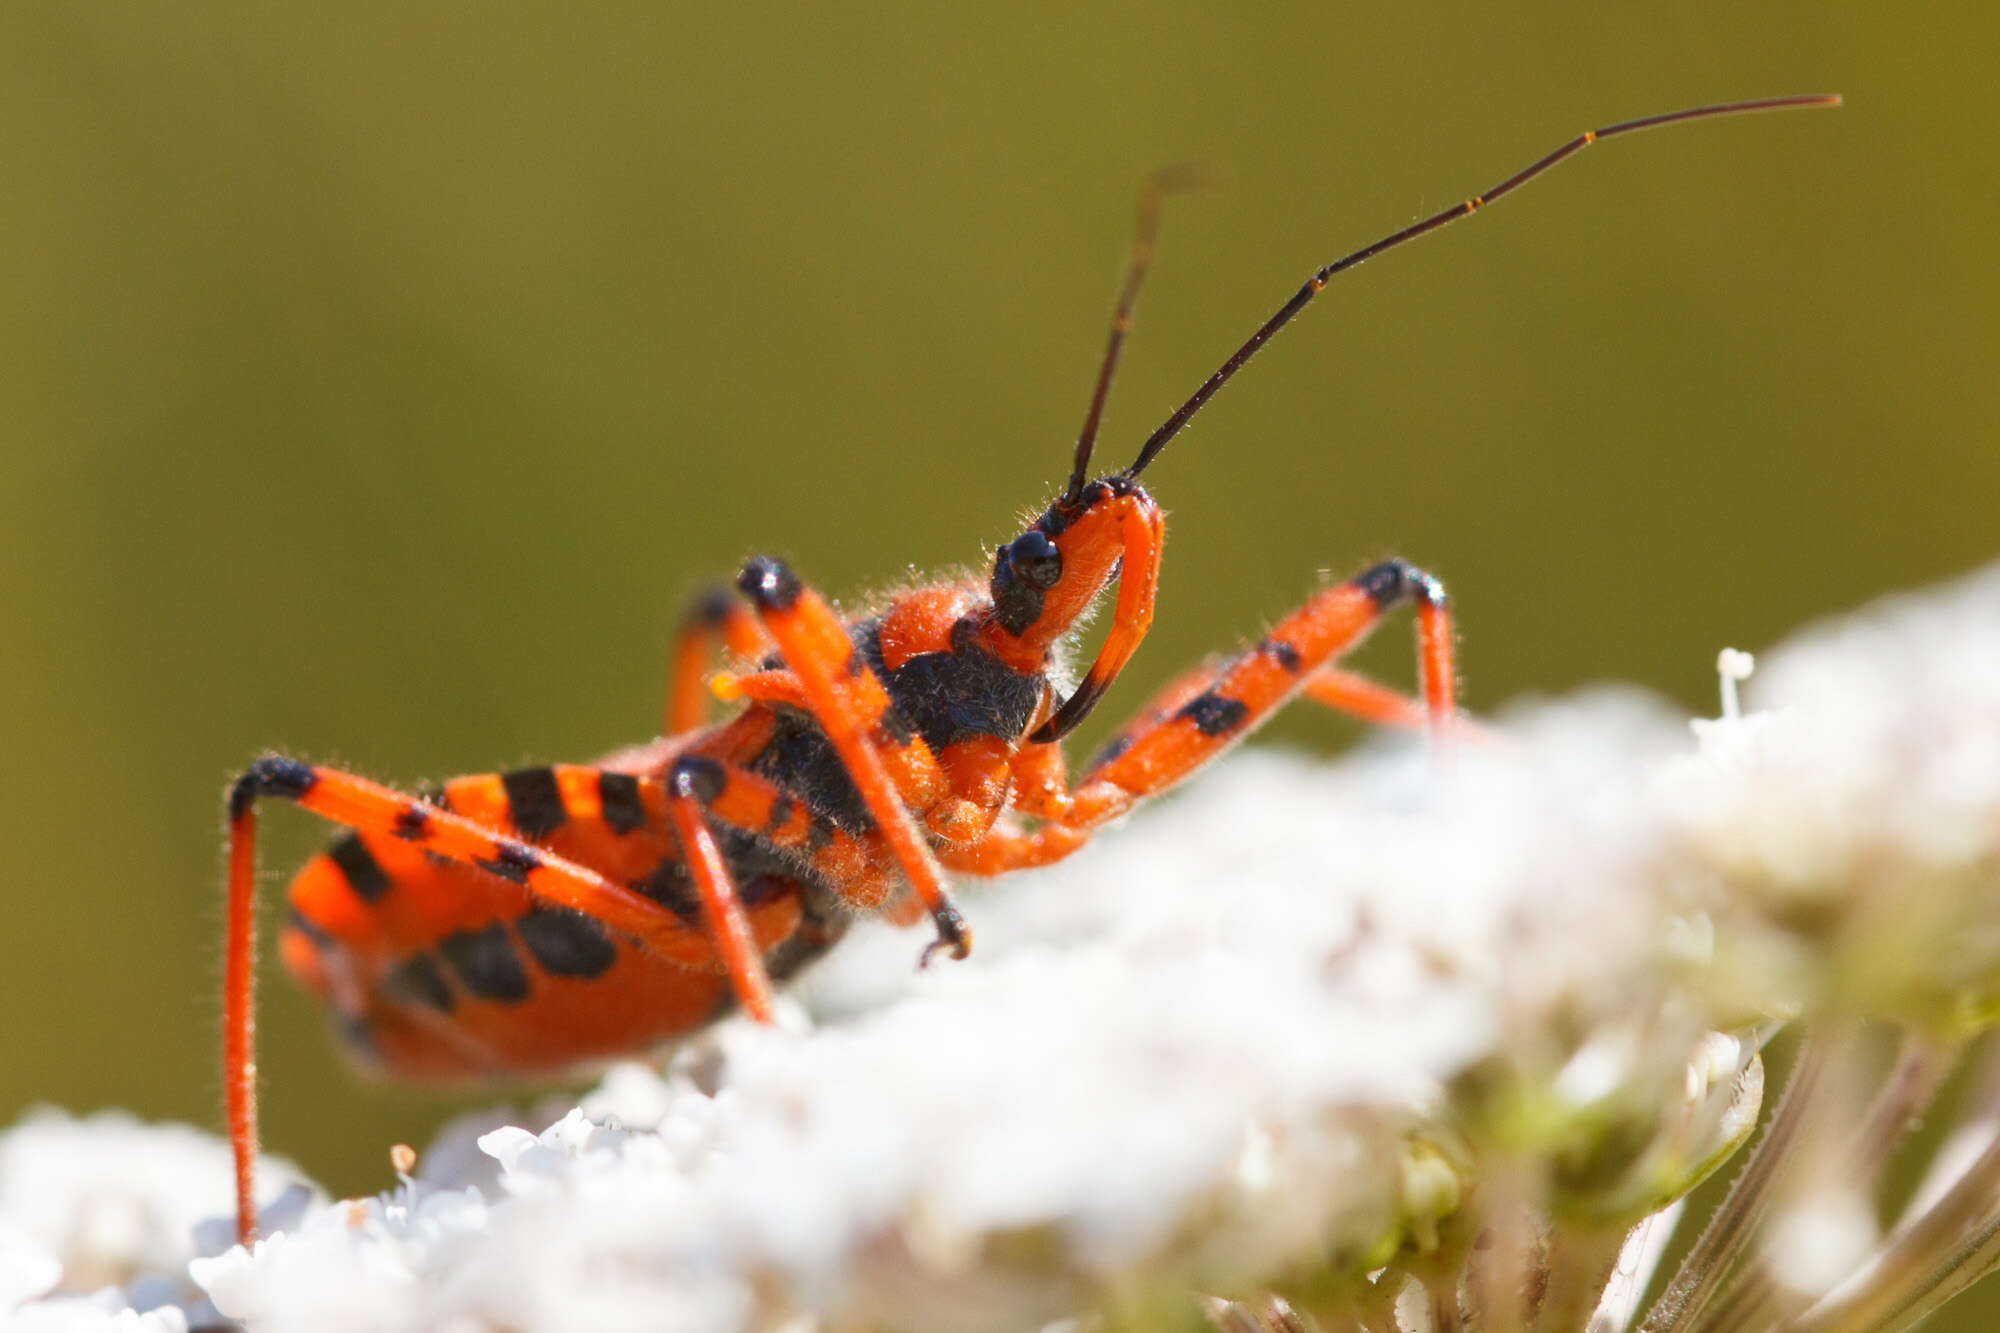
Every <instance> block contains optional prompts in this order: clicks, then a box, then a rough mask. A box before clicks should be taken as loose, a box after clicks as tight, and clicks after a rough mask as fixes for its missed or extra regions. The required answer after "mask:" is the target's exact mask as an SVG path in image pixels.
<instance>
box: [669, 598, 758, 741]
mask: <svg viewBox="0 0 2000 1333" xmlns="http://www.w3.org/2000/svg"><path fill="white" fill-rule="evenodd" d="M775 647H776V645H775V644H773V643H772V642H771V636H770V635H768V634H766V633H764V628H763V626H761V625H759V624H758V623H757V618H756V617H755V616H753V615H751V614H750V612H749V610H748V608H746V607H745V606H744V605H743V603H741V602H739V601H737V600H736V598H734V597H732V596H731V595H730V593H729V590H728V589H727V588H724V587H721V586H719V585H717V586H713V587H708V588H703V589H702V590H701V591H700V592H698V593H696V594H695V596H694V599H693V600H692V601H690V602H689V603H688V607H687V610H686V611H684V612H683V613H682V614H681V623H680V628H679V629H678V630H676V631H675V634H674V654H673V666H672V668H671V669H670V673H669V675H668V678H667V699H666V708H665V710H664V713H663V716H662V723H663V725H664V728H665V729H664V730H663V731H662V732H661V733H660V734H661V735H662V736H678V735H680V734H681V733H683V732H688V731H693V730H694V729H695V728H696V727H699V726H700V725H701V724H702V723H704V722H706V721H707V720H708V710H709V705H710V704H711V702H712V699H711V696H710V694H709V692H708V687H707V681H706V677H707V675H708V673H709V672H710V671H711V670H713V669H714V664H715V657H716V649H717V648H721V649H722V650H724V651H725V652H726V653H727V654H728V655H729V656H730V657H735V658H743V659H748V660H751V661H755V660H757V659H758V658H761V657H763V656H765V655H766V654H768V653H770V652H771V651H772V650H773V649H774V648H775Z"/></svg>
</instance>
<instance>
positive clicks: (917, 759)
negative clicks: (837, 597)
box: [736, 556, 972, 959]
mask: <svg viewBox="0 0 2000 1333" xmlns="http://www.w3.org/2000/svg"><path fill="white" fill-rule="evenodd" d="M736 586H737V587H738V588H739V589H740V590H741V591H742V593H743V595H744V596H745V597H747V598H749V600H750V605H751V606H752V608H754V610H755V611H756V614H757V619H758V620H759V621H760V622H761V623H762V624H763V626H764V629H765V631H766V632H767V633H769V634H770V636H771V637H772V638H773V639H775V640H776V641H777V643H778V651H779V652H780V653H781V654H782V655H783V657H784V660H785V665H786V666H787V667H789V668H790V669H791V671H792V673H793V674H794V675H795V676H796V677H797V679H798V684H799V688H800V691H801V693H802V696H803V699H804V703H805V707H806V710H807V711H808V712H810V713H811V714H812V716H813V720H814V721H816V722H817V723H819V725H820V729H821V730H823V731H824V732H825V733H826V735H827V739H828V740H829V741H831V742H832V743H833V748H834V751H835V752H836V753H837V754H838V755H839V756H840V762H841V764H842V766H843V767H844V768H845V769H846V770H847V775H848V777H849V778H850V779H851V780H852V781H853V783H854V786H855V790H856V791H858V792H859V793H860V795H861V800H862V803H863V804H864V805H865V806H866V807H867V809H868V814H869V816H870V818H872V819H873V820H874V821H875V826H876V829H877V831H878V832H879V834H880V836H881V838H882V841H883V843H884V844H885V845H886V846H887V847H888V849H889V852H890V854H891V856H893V857H894V858H895V861H896V864H897V865H898V866H899V867H900V868H901V869H902V872H903V874H904V876H905V877H906V878H907V879H908V880H909V883H910V888H911V891H912V892H914V893H915V894H916V897H917V900H918V901H919V902H921V903H922V904H923V905H924V908H925V909H926V910H927V911H929V912H930V914H931V921H932V923H933V924H935V926H936V927H937V933H938V937H937V939H936V940H935V941H934V942H933V943H932V944H931V945H930V946H928V947H927V948H926V949H925V950H924V957H925V958H926V959H928V958H929V957H930V955H931V954H932V953H933V952H934V951H936V950H938V949H949V950H950V951H951V954H952V956H953V957H954V958H963V957H965V956H966V954H967V953H969V952H970V951H971V948H972V936H971V932H970V931H969V930H968V929H967V928H966V925H965V918H964V917H963V916H961V915H960V914H959V911H958V908H957V907H956V906H955V905H954V904H953V903H952V901H951V895H950V893H949V892H948V891H947V889H946V888H945V882H944V871H943V870H942V868H940V866H939V865H938V859H937V857H936V856H935V855H933V854H932V852H931V849H930V844H929V842H928V841H927V840H926V839H925V837H924V835H923V833H922V832H921V831H920V830H919V829H918V827H917V825H916V822H915V820H914V819H913V818H912V817H911V810H912V809H913V808H914V809H918V810H925V811H928V810H929V809H931V808H932V807H933V806H935V805H937V804H938V803H939V802H941V801H944V800H947V799H949V797H950V782H949V779H948V778H947V777H946V775H945V772H944V770H943V768H942V767H941V766H940V765H939V764H938V761H937V756H935V755H934V754H932V753H931V749H930V747H929V746H928V745H926V744H925V743H924V739H923V737H921V736H919V735H917V733H916V731H915V729H914V728H912V727H911V726H910V724H909V722H908V721H907V720H906V719H904V718H903V717H902V716H901V715H899V714H898V713H897V712H896V709H895V706H894V704H893V703H892V702H891V701H890V698H889V692H888V690H887V689H886V688H885V687H884V686H883V684H882V682H881V680H880V679H879V678H878V677H877V676H876V675H875V672H874V670H873V669H872V668H870V667H869V665H868V663H867V662H866V661H865V660H864V659H863V658H862V656H861V654H860V653H859V652H858V651H857V650H856V649H855V647H854V644H853V642H852V641H851V640H850V639H849V638H848V637H847V628H846V626H844V625H842V624H841V622H840V618H839V617H838V616H836V615H834V613H833V608H832V607H830V606H828V605H827V604H826V601H825V599H823V598H822V597H820V595H819V594H818V593H816V592H814V591H813V590H812V589H811V588H808V587H806V586H805V585H804V584H802V583H800V582H799V580H798V578H797V577H796V576H795V575H794V574H793V573H792V571H791V570H790V569H789V568H787V567H786V565H785V564H784V562H783V561H780V560H774V559H771V558H770V557H768V556H758V557H756V558H754V559H752V560H751V561H750V562H749V563H748V564H746V565H745V566H744V567H743V573H742V576H741V577H740V578H739V579H738V580H737V585H736Z"/></svg>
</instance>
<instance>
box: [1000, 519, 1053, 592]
mask: <svg viewBox="0 0 2000 1333" xmlns="http://www.w3.org/2000/svg"><path fill="white" fill-rule="evenodd" d="M1007 568H1008V569H1010V570H1012V571H1013V574H1014V577H1015V578H1017V579H1019V580H1021V582H1023V583H1025V584H1027V585H1028V586H1029V587H1030V588H1033V589H1035V590H1036V591H1038V592H1047V591H1048V590H1049V589H1050V588H1053V587H1055V586H1056V581H1057V580H1058V579H1060V578H1062V552H1061V551H1058V550H1057V549H1056V544H1055V543H1054V542H1052V541H1050V540H1049V538H1048V535H1047V534H1046V533H1043V532H1041V531H1039V530H1037V529H1030V530H1028V531H1027V532H1024V533H1022V534H1021V535H1020V536H1018V537H1016V538H1015V539H1014V540H1013V541H1011V542H1009V543H1008V544H1007Z"/></svg>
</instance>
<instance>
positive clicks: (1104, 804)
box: [946, 560, 1457, 875]
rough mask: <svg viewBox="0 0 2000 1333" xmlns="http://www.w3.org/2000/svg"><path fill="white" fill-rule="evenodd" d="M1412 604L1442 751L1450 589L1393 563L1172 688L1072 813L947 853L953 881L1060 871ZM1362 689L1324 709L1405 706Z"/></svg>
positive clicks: (1089, 779) (1331, 592) (1344, 682)
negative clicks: (1113, 824) (1056, 866)
mask: <svg viewBox="0 0 2000 1333" xmlns="http://www.w3.org/2000/svg"><path fill="white" fill-rule="evenodd" d="M1409 601H1414V602H1415V603H1416V604H1417V642H1418V660H1419V666H1420V674H1421V676H1422V681H1423V693H1424V700H1423V718H1424V721H1425V723H1426V725H1428V726H1429V727H1430V728H1431V731H1432V733H1433V735H1434V736H1436V737H1437V738H1438V740H1439V742H1440V743H1443V741H1444V739H1445V738H1444V733H1445V732H1446V731H1447V730H1448V728H1449V727H1450V726H1451V725H1452V724H1453V720H1454V712H1455V708H1456V697H1457V691H1456V683H1455V680H1454V678H1453V674H1452V672H1453V666H1452V638H1451V618H1450V613H1449V611H1448V610H1447V609H1446V601H1445V592H1444V586H1443V585H1442V584H1440V583H1439V582H1438V581H1437V580H1436V579H1434V578H1432V577H1431V576H1430V575H1429V574H1426V573H1424V572H1423V571H1422V570H1420V569H1418V568H1416V567H1415V566H1414V565H1410V564H1407V563H1405V562H1404V561H1400V560H1392V561H1387V562H1384V563H1383V564H1379V565H1376V566H1374V567H1373V568H1371V569H1369V570H1367V571H1365V572H1364V573H1362V574H1360V575H1358V576H1356V577H1355V578H1353V579H1350V580H1348V581H1347V582H1345V583H1341V584H1336V585H1334V586H1332V587H1329V588H1326V589H1324V590H1322V591H1321V592H1320V593H1319V594H1318V595H1316V596H1315V597H1313V598H1312V599H1311V600H1310V601H1308V602H1307V603H1306V604H1305V605H1304V606H1303V607H1301V608H1299V610H1297V611H1295V612H1293V613H1292V614H1291V615H1290V616H1287V617H1286V618H1285V619H1284V620H1283V621H1281V622H1279V624H1278V625H1277V626H1276V627H1275V628H1273V629H1272V631H1271V632H1270V633H1269V634H1267V635H1265V636H1264V638H1263V639H1262V640H1260V641H1259V642H1258V643H1257V644H1256V645H1255V646H1254V647H1252V648H1251V649H1249V650H1248V651H1247V652H1244V653H1241V654H1239V655H1237V656H1236V657H1234V658H1231V659H1228V660H1226V661H1223V662H1221V663H1218V664H1216V665H1213V666H1210V667H1205V668H1202V669H1199V670H1196V671H1193V672H1190V673H1188V674H1187V675H1185V676H1182V677H1180V678H1179V679H1177V680H1175V681H1174V682H1173V683H1172V684H1170V685H1168V686H1167V688H1166V689H1165V690H1163V691H1162V692H1161V693H1160V695H1159V696H1157V697H1156V698H1155V699H1154V701H1153V702H1152V703H1151V704H1150V705H1149V706H1148V707H1147V708H1145V709H1143V710H1141V712H1140V713H1139V715H1138V716H1137V717H1135V718H1134V719H1133V720H1132V721H1131V722H1129V723H1127V724H1126V725H1125V726H1124V727H1123V728H1121V729H1120V730H1119V731H1118V733H1117V734H1116V735H1115V736H1113V738H1112V739H1111V741H1110V743H1109V744H1107V745H1106V746H1105V748H1104V749H1103V751H1102V752H1100V753H1099V754H1098V755H1097V757H1096V758H1095V759H1093V760H1092V762H1091V765H1090V767H1089V769H1088V770H1087V771H1086V772H1085V773H1084V775H1083V777H1082V778H1081V779H1079V780H1078V782H1077V783H1076V784H1075V786H1074V787H1073V788H1072V789H1071V790H1070V792H1069V796H1068V809H1067V811H1066V812H1064V813H1062V814H1060V815H1059V816H1057V817H1055V818H1053V819H1049V820H1047V821H1046V822H1044V823H1042V824H1041V825H1040V826H1039V827H1037V828H1034V829H1032V830H1024V829H1015V828H996V829H995V830H994V831H993V832H992V834H990V835H989V836H988V837H987V838H986V839H985V840H984V841H983V842H981V843H980V844H978V845H977V846H973V847H968V848H964V849H962V850H959V851H956V852H953V853H949V854H947V857H946V861H947V863H948V864H949V865H950V866H951V867H952V868H953V869H954V870H961V871H966V872H969V873H972V874H979V875H997V874H1001V873H1003V872H1005V871H1009V870H1018V869H1023V868H1026V867H1029V866H1039V865H1047V864H1049V863H1050V862H1053V861H1059V860H1061V859H1062V858H1063V857H1065V856H1068V855H1069V854H1070V853H1071V852H1073V851H1075V850H1076V849H1077V848H1078V847H1080V846H1082V845H1083V843H1084V842H1085V841H1086V840H1087V839H1088V838H1089V835H1090V832H1091V830H1093V829H1095V828H1096V827H1097V826H1098V825H1100V824H1103V823H1105V822H1106V821H1108V820H1111V819H1115V818H1117V817H1118V816H1119V815H1122V814H1124V813H1125V812H1126V811H1127V810H1129V809H1131V808H1132V806H1133V805H1134V804H1136V803H1137V802H1138V801H1140V800H1142V799H1144V798H1145V797H1148V796H1153V795H1157V794H1158V793H1160V792H1163V791H1165V790H1166V789H1167V788H1169V787H1171V786H1173V785H1174V784H1175V783H1177V782H1179V781H1180V780H1181V779H1183V778H1185V777H1186V776H1187V775H1188V774H1189V773H1191V772H1193V771H1194V770H1195V769H1197V768H1199V767H1201V766H1202V765H1203V764H1205V763H1207V762H1208V761H1209V760H1211V759H1213V758H1215V757H1216V756H1217V755H1218V754H1220V753H1221V752H1222V751H1223V750H1225V749H1227V748H1228V747H1229V746H1230V745H1233V744H1235V743H1236V742H1237V741H1239V740H1241V739H1242V738H1243V737H1244V736H1247V735H1248V734H1249V733H1250V732H1251V731H1253V730H1254V729H1255V728H1256V727H1257V726H1258V725H1259V724H1261V723H1262V722H1263V721H1264V720H1265V719H1267V718H1268V717H1269V716H1270V715H1271V714H1272V713H1273V712H1275V711H1276V710H1277V709H1279V708H1280V707H1282V706H1283V705H1284V704H1286V703H1287V702H1289V701H1290V700H1291V699H1293V698H1294V697H1296V696H1297V695H1299V694H1301V693H1305V692H1308V691H1309V688H1310V686H1311V684H1312V682H1313V681H1314V679H1315V678H1316V677H1317V676H1318V675H1319V673H1321V672H1322V671H1324V670H1326V669H1327V668H1328V667H1329V666H1330V665H1331V664H1332V663H1333V662H1335V661H1337V660H1338V659H1339V658H1340V657H1341V656H1342V655H1343V654H1345V653H1347V652H1348V651H1350V650H1351V649H1353V648H1354V647H1355V645H1357V644H1359V643H1360V642H1361V640H1362V639H1363V638H1365V637H1367V635H1368V633H1369V631H1370V630H1372V629H1374V628H1375V626H1376V625H1377V624H1379V623H1380V622H1381V619H1382V617H1383V616H1384V615H1385V614H1387V613H1388V612H1389V611H1390V610H1391V609H1393V608H1395V607H1396V606H1398V605H1400V604H1402V603H1404V602H1409ZM1359 679H1360V678H1359V677H1354V676H1350V675H1347V674H1346V673H1342V675H1341V676H1340V677H1336V678H1335V679H1334V681H1333V683H1332V684H1331V685H1330V686H1327V687H1325V688H1324V692H1323V696H1322V697H1321V702H1338V703H1346V702H1349V701H1357V702H1359V703H1360V704H1361V705H1362V707H1363V708H1374V707H1375V706H1377V705H1378V704H1379V702H1380V699H1379V696H1378V695H1377V694H1376V692H1377V691H1379V692H1380V694H1381V695H1387V696H1388V698H1389V699H1391V700H1396V701H1398V702H1399V703H1400V699H1401V697H1400V696H1398V695H1395V694H1394V693H1393V692H1392V691H1387V690H1383V689H1382V687H1380V686H1375V685H1373V684H1372V682H1365V681H1364V682H1362V684H1364V685H1366V686H1367V687H1368V688H1367V690H1366V691H1358V690H1356V689H1355V688H1354V685H1353V682H1354V681H1357V680H1359ZM1324 696H1330V697H1324ZM1385 711H1390V712H1392V713H1400V712H1401V711H1402V710H1401V708H1400V707H1397V708H1395V709H1391V710H1385ZM1364 715H1365V714H1364ZM1386 720H1397V719H1396V718H1395V717H1394V716H1392V717H1391V718H1389V719H1386ZM1042 799H1043V801H1044V802H1045V805H1046V806H1047V808H1060V806H1061V802H1060V801H1059V800H1057V799H1055V798H1052V797H1049V796H1046V795H1044V796H1043V798H1042Z"/></svg>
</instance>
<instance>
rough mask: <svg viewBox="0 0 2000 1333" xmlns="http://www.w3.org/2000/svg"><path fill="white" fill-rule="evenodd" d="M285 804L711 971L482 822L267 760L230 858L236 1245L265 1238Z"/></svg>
mask: <svg viewBox="0 0 2000 1333" xmlns="http://www.w3.org/2000/svg"><path fill="white" fill-rule="evenodd" d="M267 797H278V798H282V799H284V800H287V801H290V802H292V803H293V804H295V805H298V806H301V807H303V808H304V809H307V810H310V811H312V812H313V813H314V814H317V815H320V816H321V817H323V818H325V819H328V820H331V821H332V822H334V823H336V824H341V825H344V826H346V827H348V828H351V829H353V830H355V831H356V832H358V833H363V834H375V835H379V836H383V837H394V838H399V839H402V840H404V841H407V842H410V843H412V844H414V845H416V846H419V847H422V848H423V849H424V850H425V851H427V852H430V853H432V854H434V855H436V856H438V857H440V858H442V859H444V860H446V861H450V862H454V863H456V864H460V865H465V866H470V867H474V868H476V869H478V870H480V871H483V872H485V873H486V874H489V875H492V876H495V877H497V878H498V879H501V880H504V881H506V882H508V883H510V884H515V885H519V886H521V887H523V888H525V889H526V890H527V891H528V892H529V893H530V894H532V895H533V896H534V897H536V898H538V899H542V900H544V901H547V902H550V903H554V904H557V905H560V906H564V907H571V908H575V909H576V910H578V911H580V912H583V913H584V914H586V915H588V916H590V917H593V918H595V919H596V920H597V921H598V922H599V923H601V924H602V925H603V926H604V927H606V928H607V929H609V930H614V931H618V932H620V933H622V934H625V935H627V936H629V937H631V938H632V939H633V940H634V941H635V942H636V943H637V944H639V946H640V947H642V948H644V949H645V950H647V951H648V952H649V953H653V954H656V955H658V956H659V957H661V958H664V959H667V960H669V961H672V962H676V963H681V964H683V965H686V966H689V967H697V968H699V967H707V966H708V965H710V963H711V962H712V960H713V957H714V954H713V951H712V950H711V948H710V947H709V944H708V941H707V939H706V937H705V936H704V935H703V934H702V933H701V932H700V931H699V930H697V929H695V928H693V927H691V926H689V925H688V924H686V923H684V922H682V921H681V920H680V919H679V918H678V917H676V916H675V915H674V914H673V913H672V912H671V911H669V910H667V909H666V908H664V907H662V906H661V905H660V904H658V903H656V902H654V901H653V900H652V899H650V898H647V897H645V896H644V895H642V894H639V893H635V892H634V891H632V890H630V889H627V888H625V887H623V886H621V885H618V884H614V883H612V882H611V881H610V880H607V879H605V878H604V877H603V876H601V875H599V874H598V873H597V872H596V871H594V870H591V869H589V868H587V867H585V866H582V865H579V864H577V863H575V862H573V861H569V860H565V859H564V858H562V857H559V856H557V855H555V854H554V853H552V852H550V851H548V850H546V849H544V848H541V847H536V846H533V845H531V844H529V843H526V842H522V841H520V840H518V839H515V838H512V837H509V836H507V835H505V834H502V833H499V832H496V831H495V830H493V829H491V828H488V827H487V826H486V825H484V824H481V823H480V822H478V821H476V820H473V819H469V818H467V817H465V816H463V815H460V814H456V813H454V812H452V811H450V810H446V809H442V808H440V807H438V806H434V805H431V804H429V803H427V802H425V801H422V800H419V799H417V798H415V797H411V796H405V795H403V794H402V793H400V792H396V791H392V790H391V789H389V788H387V787H383V786H380V785H378V784H376V783H373V782H369V781H368V780H367V779H365V778H358V777H355V776H354V775H352V774H350V773H343V772H341V771H340V770H338V769H332V768H325V767H320V766H317V765H312V764H304V763H300V762H298V761H297V760H294V759H287V758H284V757H283V756H281V755H265V756H263V757H262V758H260V759H258V760H257V761H256V762H254V763H253V764H251V765H250V767H249V768H248V769H247V770H246V771H245V772H244V773H243V775H242V776H241V777H240V778H238V779H237V780H236V782H235V783H234V784H233V785H232V786H231V787H230V789H229V795H228V803H227V808H228V817H229V859H228V870H227V882H226V889H225V892H226V907H225V909H224V922H225V924H224V941H223V1025H222V1062H223V1100H224V1106H225V1116H226V1119H227V1122H228V1127H229V1140H230V1147H231V1149H232V1151H233V1153H234V1156H235V1167H236V1226H237V1236H238V1239H240V1240H243V1241H246V1242H247V1241H249V1240H250V1239H252V1238H253V1237H254V1235H255V1230H256V1205H255V1197H254V1188H253V1186H254V1169H255V1164H256V1159H257V1099H256V1042H255V1029H254V1003H255V987H256V968H255V942H256V922H255V910H256V896H257V810H256V807H257V802H258V801H259V800H260V799H262V798H267Z"/></svg>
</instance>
